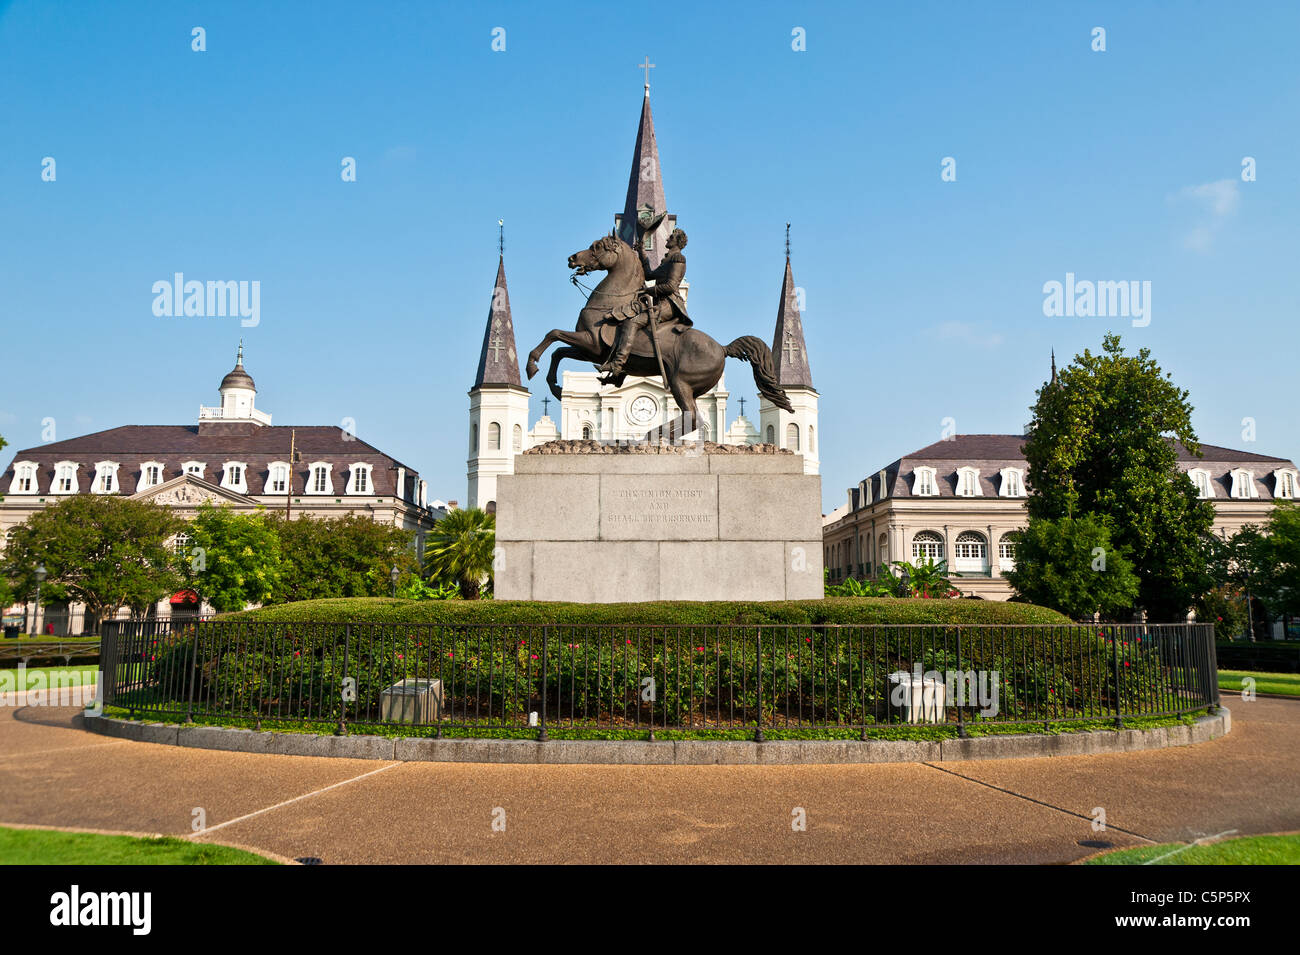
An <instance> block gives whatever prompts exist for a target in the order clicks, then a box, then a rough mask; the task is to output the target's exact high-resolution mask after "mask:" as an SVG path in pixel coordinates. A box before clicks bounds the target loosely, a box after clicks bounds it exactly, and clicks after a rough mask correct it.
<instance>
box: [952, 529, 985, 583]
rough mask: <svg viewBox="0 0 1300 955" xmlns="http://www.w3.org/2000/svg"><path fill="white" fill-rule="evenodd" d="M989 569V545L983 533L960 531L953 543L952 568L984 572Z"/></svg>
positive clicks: (964, 571) (960, 570) (966, 571)
mask: <svg viewBox="0 0 1300 955" xmlns="http://www.w3.org/2000/svg"><path fill="white" fill-rule="evenodd" d="M988 569H989V545H988V542H987V541H986V540H985V539H984V535H983V534H978V533H976V532H975V531H962V532H961V533H960V534H958V535H957V540H956V541H955V542H954V543H953V570H956V571H958V572H960V573H977V574H979V573H985V572H987V571H988Z"/></svg>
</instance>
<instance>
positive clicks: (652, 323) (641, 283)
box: [527, 229, 794, 440]
mask: <svg viewBox="0 0 1300 955" xmlns="http://www.w3.org/2000/svg"><path fill="white" fill-rule="evenodd" d="M640 244H641V242H640V240H638V242H637V245H638V246H639V245H640ZM685 245H686V234H685V233H684V232H682V231H681V230H680V229H678V230H676V231H674V232H673V234H672V236H671V237H670V239H669V242H668V243H667V250H668V251H667V254H666V255H665V257H664V259H663V261H662V262H661V263H660V264H659V268H658V269H655V270H653V271H651V272H650V277H651V278H653V279H654V280H655V284H654V285H653V286H651V287H648V288H647V286H646V277H647V275H646V273H647V270H648V269H649V261H648V260H647V259H646V257H645V254H644V253H643V252H638V251H636V250H634V249H633V248H632V247H631V246H630V245H628V244H627V243H626V242H624V241H623V240H622V239H620V238H618V237H617V236H615V235H614V234H613V233H611V234H610V235H607V236H603V237H601V238H599V239H597V240H596V241H595V242H593V243H591V245H590V246H589V247H588V248H586V249H583V250H582V251H580V252H575V253H573V255H571V256H569V268H571V269H574V270H575V272H574V278H575V279H576V277H577V276H579V275H586V274H588V273H591V272H605V273H606V275H605V278H604V279H603V280H601V282H600V283H599V284H598V285H597V286H596V287H595V288H594V289H593V290H592V292H591V295H590V296H589V297H588V299H587V304H586V305H585V306H584V307H583V309H582V311H581V312H579V313H578V326H577V328H576V329H574V330H573V331H571V332H566V331H564V330H563V329H559V328H553V329H551V330H550V331H549V332H548V333H547V334H546V337H545V338H543V339H542V340H541V341H540V342H539V343H538V344H537V347H536V348H534V349H533V350H532V351H531V352H529V353H528V367H527V372H528V377H529V378H532V377H533V376H534V375H536V374H537V370H538V366H537V362H538V359H540V358H541V357H542V355H543V354H544V353H545V352H546V350H547V349H548V348H550V347H551V346H552V345H553V344H555V343H556V342H563V343H564V344H565V346H567V347H565V348H559V349H557V350H556V351H555V352H554V353H553V354H552V355H551V367H550V371H549V372H548V374H547V376H546V383H547V384H548V385H549V386H550V389H551V393H552V394H553V395H555V397H556V398H562V397H563V395H562V390H561V388H560V385H559V381H558V378H557V375H556V371H557V368H558V367H559V364H560V362H561V361H562V360H563V359H565V358H574V359H577V360H578V361H585V362H591V363H592V364H593V365H596V366H598V369H599V370H600V371H603V372H605V373H606V377H605V378H604V379H603V381H605V382H606V383H608V384H613V385H616V386H617V385H620V384H622V383H623V380H624V379H625V378H626V376H627V375H636V376H639V377H643V378H662V379H663V381H664V385H665V386H666V387H667V388H668V390H669V392H671V394H672V396H673V400H674V401H675V402H677V407H678V408H680V409H681V415H680V417H678V418H676V419H674V420H673V421H672V422H669V423H668V426H667V434H668V436H669V438H670V440H676V439H680V438H681V437H682V436H684V435H687V434H690V433H691V432H692V431H694V430H696V428H697V427H698V420H699V419H698V416H697V411H696V404H695V400H696V399H697V398H698V397H699V396H700V395H702V394H704V393H705V392H707V391H708V390H709V389H710V388H712V387H713V386H714V385H716V384H717V383H718V381H719V379H721V378H722V370H723V365H724V363H725V361H726V359H727V358H729V357H730V358H739V359H740V360H741V361H747V362H749V363H750V365H751V366H752V367H753V371H754V384H755V385H756V386H757V388H758V392H759V394H761V395H762V396H763V397H764V398H766V399H767V400H768V401H770V402H772V404H774V405H776V406H777V407H778V408H783V409H785V410H786V411H793V410H794V408H793V407H792V406H791V405H790V399H789V398H787V397H786V394H785V391H784V390H783V389H782V388H781V386H780V385H779V384H778V383H777V380H776V370H775V368H774V367H773V364H772V352H771V351H770V350H769V349H768V347H767V345H766V344H765V343H764V342H763V341H762V340H761V339H759V338H756V337H754V336H753V335H742V336H741V337H740V338H737V339H736V340H735V341H734V342H732V343H731V344H730V345H727V346H726V347H725V348H724V347H723V346H722V345H720V344H719V343H718V342H716V341H714V340H713V339H712V338H710V337H709V336H708V335H706V334H705V333H704V332H702V331H700V330H699V329H698V328H695V327H694V325H693V324H692V322H691V319H690V317H689V316H688V315H687V314H686V306H685V303H684V302H683V301H682V298H681V294H680V289H679V285H680V283H681V281H682V279H683V278H684V276H685V274H686V260H685V257H684V256H682V254H681V249H682V248H684V247H685ZM661 283H662V284H661ZM653 434H654V432H651V434H650V435H647V438H649V437H651V435H653ZM715 437H717V438H720V437H721V435H717V436H715Z"/></svg>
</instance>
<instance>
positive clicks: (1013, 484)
mask: <svg viewBox="0 0 1300 955" xmlns="http://www.w3.org/2000/svg"><path fill="white" fill-rule="evenodd" d="M998 496H999V497H1024V496H1025V475H1024V472H1022V471H1021V470H1020V468H1003V469H1002V483H1001V484H999V485H998Z"/></svg>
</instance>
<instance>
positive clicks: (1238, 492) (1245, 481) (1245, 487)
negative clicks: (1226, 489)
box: [1232, 468, 1259, 500]
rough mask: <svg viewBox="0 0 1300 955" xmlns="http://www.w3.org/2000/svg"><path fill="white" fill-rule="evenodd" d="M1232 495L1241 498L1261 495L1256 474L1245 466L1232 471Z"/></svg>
mask: <svg viewBox="0 0 1300 955" xmlns="http://www.w3.org/2000/svg"><path fill="white" fill-rule="evenodd" d="M1232 496H1233V497H1235V498H1238V499H1239V500H1247V499H1249V498H1252V497H1259V491H1258V490H1257V489H1256V488H1255V475H1254V474H1253V473H1252V472H1250V471H1247V470H1246V469H1245V468H1237V469H1235V470H1234V471H1233V472H1232Z"/></svg>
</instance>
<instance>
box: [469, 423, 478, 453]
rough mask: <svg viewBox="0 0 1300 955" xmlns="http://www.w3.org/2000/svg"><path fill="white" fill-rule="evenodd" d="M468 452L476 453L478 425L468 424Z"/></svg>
mask: <svg viewBox="0 0 1300 955" xmlns="http://www.w3.org/2000/svg"><path fill="white" fill-rule="evenodd" d="M469 453H470V454H478V425H477V424H473V425H470V428H469Z"/></svg>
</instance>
